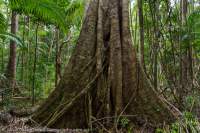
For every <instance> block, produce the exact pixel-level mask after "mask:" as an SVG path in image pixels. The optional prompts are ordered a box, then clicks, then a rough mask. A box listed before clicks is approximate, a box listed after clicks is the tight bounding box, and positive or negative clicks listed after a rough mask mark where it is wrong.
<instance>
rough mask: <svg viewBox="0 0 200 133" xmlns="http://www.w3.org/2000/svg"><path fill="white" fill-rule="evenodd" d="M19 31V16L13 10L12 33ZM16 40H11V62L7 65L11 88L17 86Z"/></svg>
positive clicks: (7, 75)
mask: <svg viewBox="0 0 200 133" xmlns="http://www.w3.org/2000/svg"><path fill="white" fill-rule="evenodd" d="M17 31H18V16H17V13H16V12H15V11H12V18H11V33H12V34H15V35H16V33H17ZM16 45H17V44H16V42H15V41H13V40H11V41H10V56H9V62H8V65H7V71H6V77H7V78H8V81H9V84H10V86H11V88H14V86H15V80H16V79H15V77H16V57H17V46H16Z"/></svg>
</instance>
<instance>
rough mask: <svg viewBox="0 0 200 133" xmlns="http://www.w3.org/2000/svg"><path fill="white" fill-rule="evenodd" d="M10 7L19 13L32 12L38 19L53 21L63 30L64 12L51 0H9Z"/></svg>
mask: <svg viewBox="0 0 200 133" xmlns="http://www.w3.org/2000/svg"><path fill="white" fill-rule="evenodd" d="M10 7H11V9H12V10H15V11H17V12H19V13H24V14H28V15H30V14H32V15H34V16H35V17H37V18H38V19H39V20H40V21H43V22H48V23H53V24H55V25H56V26H58V27H60V28H61V29H63V30H64V31H65V29H66V22H65V19H64V17H65V13H64V10H63V9H62V8H60V7H59V6H58V5H57V4H56V3H55V2H53V1H52V0H10Z"/></svg>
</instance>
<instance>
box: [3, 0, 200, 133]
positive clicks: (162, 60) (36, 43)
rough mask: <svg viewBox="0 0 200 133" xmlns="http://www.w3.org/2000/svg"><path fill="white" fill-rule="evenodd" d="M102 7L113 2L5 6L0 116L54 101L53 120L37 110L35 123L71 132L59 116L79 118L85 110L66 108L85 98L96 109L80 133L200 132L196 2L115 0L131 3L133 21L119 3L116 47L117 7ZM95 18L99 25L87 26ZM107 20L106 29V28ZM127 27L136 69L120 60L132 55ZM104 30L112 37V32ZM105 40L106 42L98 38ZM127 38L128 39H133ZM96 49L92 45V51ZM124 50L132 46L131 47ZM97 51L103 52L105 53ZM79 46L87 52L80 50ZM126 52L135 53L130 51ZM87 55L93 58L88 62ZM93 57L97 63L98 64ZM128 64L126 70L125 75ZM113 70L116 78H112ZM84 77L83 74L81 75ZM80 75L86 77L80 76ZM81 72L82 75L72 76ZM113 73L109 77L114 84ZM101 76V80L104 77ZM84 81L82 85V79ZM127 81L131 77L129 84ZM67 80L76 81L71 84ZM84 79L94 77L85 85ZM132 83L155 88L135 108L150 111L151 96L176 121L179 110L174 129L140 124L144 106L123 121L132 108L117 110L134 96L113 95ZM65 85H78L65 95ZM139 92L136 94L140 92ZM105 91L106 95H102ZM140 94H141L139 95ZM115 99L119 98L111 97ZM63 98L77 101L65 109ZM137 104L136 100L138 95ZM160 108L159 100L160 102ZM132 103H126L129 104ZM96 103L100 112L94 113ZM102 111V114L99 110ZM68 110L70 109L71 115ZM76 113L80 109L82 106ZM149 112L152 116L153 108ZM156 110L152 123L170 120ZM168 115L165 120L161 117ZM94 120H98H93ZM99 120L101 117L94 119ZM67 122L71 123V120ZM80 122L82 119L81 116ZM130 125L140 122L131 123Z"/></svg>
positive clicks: (21, 0)
mask: <svg viewBox="0 0 200 133" xmlns="http://www.w3.org/2000/svg"><path fill="white" fill-rule="evenodd" d="M91 1H98V5H96V7H97V8H98V10H95V2H91ZM101 1H103V2H105V1H108V3H109V0H0V7H1V8H0V96H1V97H0V109H1V111H6V112H9V111H10V110H12V111H13V110H14V111H15V110H21V109H27V108H28V109H30V108H34V107H36V106H39V105H41V104H42V103H44V102H45V99H47V100H48V98H49V99H50V98H52V99H53V100H54V101H55V102H52V101H49V104H50V103H52V105H53V106H51V108H50V107H49V112H48V113H52V114H50V115H49V114H45V113H43V112H37V111H36V114H33V119H34V120H35V121H36V122H37V121H40V120H41V121H42V122H43V123H42V122H41V125H42V126H43V125H47V127H50V128H54V127H55V128H63V127H65V126H66V125H65V124H63V123H61V124H59V125H56V123H58V122H57V121H59V120H60V119H61V118H60V117H61V115H60V114H62V113H63V114H62V116H63V117H64V116H65V115H64V113H66V110H67V111H68V110H72V111H74V113H77V112H80V109H79V110H78V111H75V109H74V108H73V109H71V108H69V109H68V108H67V107H68V106H70V107H71V106H72V107H74V106H73V105H76V103H77V101H76V100H77V99H79V100H80V98H82V99H83V100H82V101H81V102H80V103H84V102H88V103H90V104H89V105H88V106H91V107H88V109H86V110H87V111H88V112H89V113H88V114H86V115H88V116H89V117H88V119H86V120H85V121H87V122H88V125H87V126H85V125H84V126H83V128H85V127H88V128H90V129H91V130H92V131H93V130H95V129H96V128H98V129H99V130H100V132H113V129H114V128H117V131H121V132H127V133H134V132H136V131H137V129H138V132H139V131H141V132H144V133H146V132H147V133H148V132H155V133H200V3H199V1H198V0H111V1H113V2H114V1H118V2H119V1H120V2H119V3H120V4H121V3H122V2H121V1H129V8H128V9H127V10H128V11H129V20H126V19H124V18H123V17H124V16H125V15H124V14H123V13H124V12H123V11H124V9H123V5H122V4H121V8H120V6H119V7H118V8H119V9H117V10H119V12H122V13H121V14H120V13H119V16H118V18H119V20H118V21H119V22H116V23H119V26H118V27H120V28H119V29H118V30H115V29H114V30H113V31H114V32H118V31H119V36H117V37H118V39H119V41H116V40H115V38H114V37H116V36H115V35H113V38H114V39H112V33H113V32H111V31H112V28H113V27H114V26H113V27H112V24H116V23H115V22H114V20H115V19H113V18H114V17H113V16H114V15H115V14H114V13H113V14H114V15H113V16H112V15H110V14H109V13H110V12H111V13H112V12H114V11H113V10H114V9H115V8H114V5H115V4H113V10H111V11H110V12H109V8H112V6H110V5H109V4H105V3H106V2H105V3H103V2H102V3H101ZM90 3H92V4H90ZM116 3H117V2H116ZM119 3H118V4H119ZM107 5H109V6H107ZM121 10H122V11H121ZM90 11H91V12H90ZM92 11H93V12H97V13H96V14H98V15H97V16H96V17H95V16H94V15H93V14H92ZM108 12H109V13H108ZM101 13H102V14H103V15H101ZM105 14H106V15H105ZM89 15H91V16H89ZM92 15H93V16H92ZM104 15H105V16H104ZM92 17H94V18H92ZM112 17H113V18H112ZM107 18H109V19H111V20H112V19H113V21H111V22H110V21H109V20H107ZM121 18H122V19H121ZM93 19H94V20H95V23H94V24H93V25H90V24H91V23H92V22H93ZM100 19H102V24H101V22H99V20H100ZM107 21H108V23H109V24H108V25H106V24H107ZM127 21H129V25H128V26H129V27H128V28H129V30H130V35H131V36H130V40H131V41H132V42H131V46H132V45H133V47H134V50H135V52H136V54H135V55H136V60H137V61H135V60H134V59H135V58H133V60H131V59H132V58H131V59H129V60H131V61H135V62H126V61H127V60H125V59H124V58H123V57H124V55H125V54H126V53H124V51H126V50H127V49H129V47H128V48H127V49H126V48H124V47H123V44H124V42H126V41H124V40H126V35H127V32H126V30H124V27H125V28H126V25H125V24H126V22H127ZM87 22H88V23H87ZM90 22H91V23H90ZM104 23H106V24H104ZM99 25H103V26H99ZM88 27H89V28H88ZM93 28H94V34H95V35H93V36H92V37H91V38H89V37H88V40H89V41H92V39H94V38H95V39H96V40H95V41H96V42H95V43H94V47H93V46H91V47H93V49H94V50H93V49H92V48H91V49H90V47H89V46H90V45H89V44H88V43H89V41H88V40H87V35H86V33H88V36H89V33H91V32H92V31H93ZM95 28H96V29H95ZM107 30H110V32H108V31H107ZM101 33H102V35H99V34H101ZM91 34H92V33H91ZM102 36H103V37H102ZM108 36H109V37H108ZM102 38H103V39H102ZM127 38H128V39H129V37H127ZM101 39H102V40H101ZM109 39H110V40H109ZM128 39H127V40H128ZM99 40H100V41H99ZM86 41H88V42H86ZM112 41H114V42H112ZM82 43H83V44H82ZM92 43H93V42H91V45H93V44H92ZM112 43H113V45H111V46H113V47H111V46H107V45H109V44H112ZM118 43H121V44H119V47H120V48H119V47H114V45H115V44H116V45H117V46H118ZM127 43H129V42H128V41H127ZM81 44H82V45H83V46H85V47H83V46H82V45H81ZM85 44H87V45H85ZM99 44H102V45H103V46H105V47H103V46H102V47H100V46H99ZM82 47H83V48H84V50H83V49H82V50H79V49H81V48H82ZM87 48H88V49H87ZM109 48H110V49H109ZM112 48H113V49H112ZM131 48H132V47H131ZM131 48H130V49H131ZM77 49H78V50H77ZM102 49H103V50H102ZM108 49H109V50H108ZM116 49H117V50H119V49H122V50H121V51H120V52H121V53H120V54H121V55H118V53H117V52H116V51H115V50H116ZM124 49H125V50H124ZM98 50H99V51H100V52H99V51H98ZM112 50H113V51H114V52H116V53H114V52H113V54H112ZM123 50H124V51H123ZM92 51H93V53H92ZM102 51H103V52H102ZM127 51H128V52H130V51H131V50H127ZM127 51H126V52H127ZM101 52H102V53H101ZM128 52H127V53H128ZM83 53H85V54H86V56H88V57H87V58H86V57H84V56H83V55H82V54H83ZM99 55H100V56H99ZM107 55H108V57H110V56H111V57H113V58H112V59H115V60H114V61H113V62H112V60H111V58H109V59H107ZM132 56H134V53H133V54H132V53H130V54H129V55H128V54H127V58H130V57H132ZM115 57H116V58H115ZM117 57H119V58H117ZM75 58H76V59H75ZM93 58H97V60H96V62H95V61H94V60H93ZM121 58H122V59H121ZM84 59H87V61H82V60H84ZM116 59H120V60H116ZM124 60H125V61H124ZM79 61H80V62H79ZM118 61H119V62H120V61H121V62H122V64H121V66H122V68H120V67H119V66H120V64H118V63H119V62H118ZM82 63H84V64H82ZM95 63H96V64H95ZM123 63H124V64H123ZM132 63H133V64H134V66H136V67H137V69H136V72H135V70H134V71H130V75H131V74H132V73H134V74H135V73H136V78H135V79H136V80H134V81H131V80H132V79H131V78H130V77H128V76H127V75H128V74H129V68H133V67H129V66H130V64H132ZM135 64H136V65H135ZM118 65H119V66H118ZM126 65H127V69H125V68H126ZM110 66H111V67H110ZM124 66H125V67H124ZM90 67H91V68H90ZM123 67H124V68H123ZM73 68H74V69H73ZM115 68H116V69H115ZM77 69H79V70H77ZM86 69H88V70H86ZM110 69H111V72H110V71H109V70H110ZM70 70H72V71H70ZM84 70H85V71H86V73H84V72H85V71H84ZM126 70H127V71H126ZM68 71H70V72H68ZM77 71H78V72H77ZM82 71H84V72H83V73H82ZM76 72H77V73H78V75H76V76H74V77H73V76H71V75H73V73H76ZM93 72H94V73H93ZM109 72H110V73H111V76H110V77H109V74H110V73H109ZM112 72H113V73H114V74H113V73H112ZM115 72H116V74H115ZM118 72H119V73H118ZM120 72H121V73H120ZM101 73H103V74H102V75H100V74H101ZM123 73H126V75H125V76H124V75H123ZM70 74H71V75H70ZM112 74H113V75H114V76H113V75H112ZM120 74H121V75H120ZM134 74H132V75H134ZM99 75H100V76H99ZM140 75H142V76H140ZM82 76H84V78H81V77H82ZM112 76H113V77H112ZM126 76H127V77H128V78H124V77H126ZM69 77H71V79H72V80H74V81H73V82H72V81H71V80H68V78H69ZM72 77H73V78H72ZM79 77H80V80H79ZM85 77H89V78H88V79H86V78H85ZM121 77H122V78H121ZM109 78H110V79H111V80H109ZM101 79H102V80H101ZM114 79H116V80H114ZM118 79H121V80H118ZM75 80H76V81H75ZM93 80H94V82H93ZM124 80H127V84H126V83H124ZM143 80H144V81H147V82H148V83H146V82H145V83H144V85H143ZM90 81H91V82H90ZM119 81H122V82H120V83H121V84H120V83H119V84H118V82H119ZM129 81H130V84H131V83H135V82H142V83H140V84H142V85H140V84H139V83H138V84H139V85H138V84H137V85H135V86H137V87H138V86H139V87H141V86H142V87H141V88H145V87H146V86H148V85H149V86H150V87H149V86H148V87H149V88H153V92H151V90H150V89H148V87H146V88H147V89H146V90H145V91H142V92H141V93H140V97H139V98H135V99H134V98H133V100H132V101H138V99H144V102H145V103H146V101H147V104H148V100H149V99H148V97H147V96H148V95H152V97H153V98H154V95H156V96H158V97H159V98H160V97H162V98H160V99H164V100H163V101H164V102H166V103H167V105H168V106H169V108H167V109H166V110H169V112H170V111H171V112H172V114H173V113H174V112H173V111H174V110H175V111H177V112H178V115H177V116H178V117H177V118H175V116H176V115H172V116H174V120H173V121H170V123H169V122H165V121H162V122H160V124H158V125H156V126H155V124H152V123H154V121H156V120H157V119H156V118H155V119H156V120H154V118H152V121H153V122H152V121H151V120H149V119H151V118H149V116H145V115H143V114H142V115H141V116H143V117H142V118H140V116H137V114H139V113H140V112H139V111H138V110H140V106H139V104H141V103H142V102H143V101H142V102H139V103H137V104H134V105H135V106H136V108H137V107H138V108H139V109H138V110H137V109H135V110H134V109H133V110H134V111H135V112H137V114H133V115H129V114H128V113H125V114H123V113H124V112H125V111H126V108H127V107H125V109H124V108H123V107H124V106H122V108H123V109H121V110H120V108H118V107H121V105H120V104H122V103H126V102H127V99H129V98H130V99H131V96H132V95H131V94H129V96H130V97H127V96H124V95H125V93H124V92H123V91H124V90H123V91H121V92H120V91H119V92H118V91H117V90H116V92H115V91H113V90H112V89H113V88H114V87H116V88H118V87H119V86H121V88H122V89H123V87H124V86H126V85H127V86H128V85H130V84H129ZM68 84H69V85H71V86H72V85H74V84H75V85H76V86H75V87H74V88H73V87H72V88H67V89H68V90H69V91H66V87H67V85H68ZM110 84H111V85H110ZM84 85H85V86H86V87H85V88H84V87H83V86H84ZM109 85H110V86H111V87H110V86H109ZM112 85H113V86H112ZM71 86H70V87H71ZM91 86H92V87H91ZM130 86H131V85H130ZM133 86H134V85H133ZM79 87H83V88H79ZM109 87H110V88H111V89H110V90H109V91H107V90H106V89H102V88H109ZM131 87H132V86H131ZM139 87H138V88H139ZM60 88H61V89H60ZM87 88H88V89H87ZM91 88H92V89H94V88H95V89H96V90H97V91H94V92H93V91H90V90H92V89H91ZM141 88H139V89H140V90H142V89H141ZM75 89H77V92H74V90H75ZM100 89H102V91H99V90H100ZM55 90H57V91H58V90H60V93H59V94H57V93H56V92H55ZM86 91H87V92H86ZM137 91H138V89H136V90H135V91H134V93H135V92H137ZM67 92H71V94H66V93H67ZM112 92H113V93H114V94H116V95H112V94H111V93H112ZM108 93H110V96H108V95H109V94H108ZM121 93H122V94H123V96H124V97H127V99H126V100H125V101H123V100H121V101H118V98H116V99H115V100H110V102H108V101H107V100H105V99H106V98H105V97H109V98H110V99H114V98H115V97H118V96H119V97H120V96H121V95H122V94H121ZM127 93H132V91H129V90H127ZM147 93H148V94H147ZM51 94H52V97H51ZM53 94H55V96H57V95H62V96H60V98H54V96H53ZM75 94H76V95H75ZM93 94H94V95H93ZM120 94H121V95H120ZM142 94H145V95H144V97H142V96H143V95H142ZM85 95H86V96H85ZM123 96H121V97H123ZM66 97H70V98H71V97H72V98H71V99H70V101H68V102H67V104H66V101H65V100H64V99H65V98H66ZM124 97H123V98H124ZM135 97H137V93H136V95H135ZM145 98H146V99H145ZM159 98H158V99H159ZM94 99H95V100H94ZM93 101H95V102H93ZM105 101H106V102H108V103H106V102H105ZM155 101H157V99H156V97H155ZM47 102H48V101H47ZM58 102H62V104H60V105H58ZM149 102H150V101H149ZM152 102H154V100H153V101H152ZM103 103H105V104H106V105H108V104H109V105H110V106H109V109H108V110H106V109H107V108H106V107H104V105H103ZM127 103H128V104H129V100H128V102H127ZM161 103H162V102H161ZM97 104H98V107H97V106H96V105H97ZM101 104H102V108H101V107H99V106H100V105H101ZM128 104H127V106H128ZM42 105H43V104H42ZM45 105H46V108H48V106H50V105H48V104H45ZM118 105H119V106H118ZM153 105H154V104H153ZM144 106H145V104H144ZM157 106H158V107H157ZM160 106H161V107H160ZM65 107H66V108H67V109H66V110H65ZM82 107H85V106H83V105H80V108H82ZM53 108H57V109H58V110H55V111H53ZM76 108H79V105H77V107H76ZM94 108H95V109H96V110H95V109H94ZM144 108H145V107H144ZM146 108H147V109H149V107H146ZM146 108H145V109H144V112H142V113H147V114H148V115H151V113H152V112H151V111H149V112H146V111H147V109H146ZM152 108H153V109H154V110H156V111H155V112H154V113H155V116H156V113H158V115H160V114H165V115H161V116H166V115H167V114H168V113H169V112H166V110H165V108H164V107H163V106H162V104H160V103H159V104H157V103H155V106H154V107H152ZM163 108H164V109H163ZM39 109H40V110H41V111H44V110H45V109H44V108H41V107H40V108H39ZM63 110H64V111H65V112H63ZM90 110H92V111H90ZM101 110H106V111H105V112H106V113H107V112H109V111H110V112H109V114H114V115H116V116H117V118H116V116H110V115H109V117H108V116H107V114H106V113H105V112H104V111H102V112H98V111H101ZM119 110H120V111H119ZM127 110H128V109H127ZM141 110H142V109H141ZM163 110H164V112H165V113H162V111H163ZM128 111H132V110H131V109H130V110H128ZM46 112H47V111H46ZM138 112H139V113H138ZM160 112H161V113H160ZM74 113H71V112H70V113H69V115H70V114H71V115H74ZM93 113H95V116H94V117H93V115H92V114H93ZM41 114H44V117H48V119H43V118H42V116H41ZM96 114H98V115H97V116H96ZM174 114H177V113H174ZM31 115H32V114H31ZM77 115H78V114H77ZM90 115H91V117H90ZM134 115H136V116H134ZM102 116H105V117H102ZM101 117H102V118H101ZM67 118H69V116H66V119H67ZM74 118H75V117H73V119H72V120H74ZM79 118H80V119H81V118H82V117H79ZM158 118H159V116H158ZM169 118H171V116H169ZM133 119H134V120H137V121H136V122H135V121H134V122H133ZM161 119H162V118H161ZM159 120H160V119H159ZM60 121H62V120H60ZM63 121H64V120H63ZM69 121H71V120H69ZM77 121H79V120H77ZM83 121H84V120H83ZM108 121H109V122H108ZM110 122H112V123H117V126H116V124H113V125H114V126H113V127H112V130H110V129H111V128H110V124H108V123H110ZM156 122H157V121H156ZM72 123H73V122H72ZM79 124H82V123H79ZM105 125H106V126H105ZM108 125H109V126H108ZM72 127H74V125H73V126H72ZM152 127H153V128H152ZM93 128H94V129H93Z"/></svg>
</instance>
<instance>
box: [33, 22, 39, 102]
mask: <svg viewBox="0 0 200 133" xmlns="http://www.w3.org/2000/svg"><path fill="white" fill-rule="evenodd" d="M38 28H39V24H37V26H36V30H35V53H34V64H33V81H32V105H33V106H34V104H35V81H36V69H37V59H38V54H37V52H38Z"/></svg>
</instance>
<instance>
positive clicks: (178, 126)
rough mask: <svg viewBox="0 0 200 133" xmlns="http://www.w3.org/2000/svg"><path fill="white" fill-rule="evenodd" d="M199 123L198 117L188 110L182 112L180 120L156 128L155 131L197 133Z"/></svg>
mask: <svg viewBox="0 0 200 133" xmlns="http://www.w3.org/2000/svg"><path fill="white" fill-rule="evenodd" d="M199 132H200V123H199V122H198V119H197V118H196V117H194V115H193V114H192V113H190V112H184V116H183V118H182V119H181V120H178V121H177V122H175V123H173V124H171V125H170V126H169V127H167V126H166V127H165V128H163V129H161V128H158V129H156V133H199Z"/></svg>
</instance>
